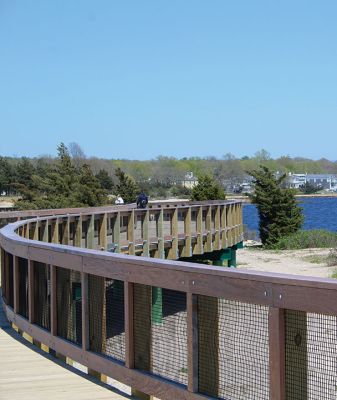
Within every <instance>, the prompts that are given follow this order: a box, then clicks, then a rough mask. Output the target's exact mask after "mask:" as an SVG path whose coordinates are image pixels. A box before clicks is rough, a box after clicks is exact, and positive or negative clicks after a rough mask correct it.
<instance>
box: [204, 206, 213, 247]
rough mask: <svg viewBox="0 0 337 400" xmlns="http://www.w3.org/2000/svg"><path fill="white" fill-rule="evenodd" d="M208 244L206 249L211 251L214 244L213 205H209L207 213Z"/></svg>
mask: <svg viewBox="0 0 337 400" xmlns="http://www.w3.org/2000/svg"><path fill="white" fill-rule="evenodd" d="M206 231H207V236H206V245H205V249H204V251H205V252H206V253H210V252H212V251H213V246H212V206H208V207H207V215H206Z"/></svg>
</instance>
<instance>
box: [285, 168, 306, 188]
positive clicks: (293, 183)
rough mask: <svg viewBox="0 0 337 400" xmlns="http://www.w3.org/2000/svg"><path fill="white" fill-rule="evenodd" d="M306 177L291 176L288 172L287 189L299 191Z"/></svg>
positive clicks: (303, 175)
mask: <svg viewBox="0 0 337 400" xmlns="http://www.w3.org/2000/svg"><path fill="white" fill-rule="evenodd" d="M306 176H307V175H306V174H292V173H291V172H289V175H288V176H287V184H288V187H290V188H293V189H299V188H300V187H301V186H303V185H305V183H306Z"/></svg>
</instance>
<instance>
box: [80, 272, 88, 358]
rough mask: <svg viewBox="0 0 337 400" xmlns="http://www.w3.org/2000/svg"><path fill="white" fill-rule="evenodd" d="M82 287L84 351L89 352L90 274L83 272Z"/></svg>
mask: <svg viewBox="0 0 337 400" xmlns="http://www.w3.org/2000/svg"><path fill="white" fill-rule="evenodd" d="M81 287H82V349H83V350H84V351H86V350H89V304H88V274H86V273H85V272H81Z"/></svg>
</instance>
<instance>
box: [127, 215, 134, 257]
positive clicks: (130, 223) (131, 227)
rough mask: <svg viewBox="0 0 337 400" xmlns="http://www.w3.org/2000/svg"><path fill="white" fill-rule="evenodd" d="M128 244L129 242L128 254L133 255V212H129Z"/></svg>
mask: <svg viewBox="0 0 337 400" xmlns="http://www.w3.org/2000/svg"><path fill="white" fill-rule="evenodd" d="M127 235H128V242H129V254H130V255H134V254H135V210H131V213H130V214H129V218H128V233H127Z"/></svg>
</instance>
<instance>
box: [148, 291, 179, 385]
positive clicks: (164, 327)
mask: <svg viewBox="0 0 337 400" xmlns="http://www.w3.org/2000/svg"><path fill="white" fill-rule="evenodd" d="M151 334H152V352H151V354H152V373H153V374H155V375H159V376H162V377H164V378H166V379H169V380H172V381H175V382H178V383H181V384H183V385H187V313H186V293H183V292H178V291H175V290H168V289H161V288H154V287H153V288H152V327H151Z"/></svg>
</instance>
